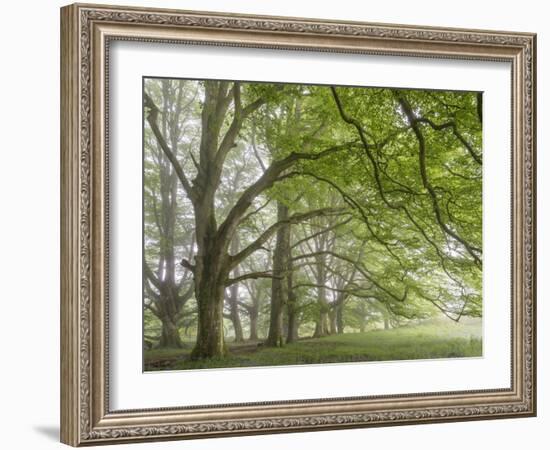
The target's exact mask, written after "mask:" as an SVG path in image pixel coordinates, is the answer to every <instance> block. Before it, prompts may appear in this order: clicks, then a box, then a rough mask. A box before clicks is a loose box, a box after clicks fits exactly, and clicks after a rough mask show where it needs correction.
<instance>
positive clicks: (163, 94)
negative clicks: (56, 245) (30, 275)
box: [143, 78, 483, 359]
mask: <svg viewBox="0 0 550 450" xmlns="http://www.w3.org/2000/svg"><path fill="white" fill-rule="evenodd" d="M144 86H145V88H144V94H143V98H144V118H145V123H144V145H145V171H146V172H145V192H144V195H145V197H144V209H145V211H144V215H145V222H146V226H145V241H146V242H145V250H146V251H145V253H144V255H145V261H144V277H145V283H144V287H145V307H146V308H147V309H148V310H150V312H151V313H152V314H154V315H155V316H156V317H158V319H159V320H160V321H161V323H162V330H163V331H162V335H163V336H164V335H166V336H165V337H164V338H162V339H161V340H160V342H159V345H161V346H181V345H182V344H181V341H180V339H179V335H178V325H177V324H178V321H181V320H182V315H183V316H185V314H186V312H187V313H188V314H187V316H186V317H187V319H188V320H190V321H192V322H193V323H194V324H195V325H194V326H195V327H196V334H195V343H194V348H193V350H192V353H191V357H192V358H193V359H204V358H221V357H223V356H224V355H225V354H226V352H227V345H226V339H227V333H224V318H225V320H226V321H228V324H230V327H229V328H230V329H231V330H232V338H233V340H234V341H237V342H242V341H244V340H245V336H246V333H245V331H246V329H248V331H249V332H248V338H249V339H250V340H252V341H253V342H256V341H259V340H264V341H265V342H264V343H265V345H268V346H274V347H280V346H283V345H285V343H287V342H294V341H296V340H297V339H299V338H300V337H301V336H303V335H304V334H305V333H310V335H311V336H314V337H316V338H322V337H323V336H326V335H330V334H337V333H339V334H341V333H344V331H345V330H346V329H353V330H359V331H364V330H365V329H366V328H365V327H367V326H368V324H369V323H373V322H376V323H379V324H381V326H383V327H388V328H389V327H391V326H399V324H400V323H401V321H410V320H415V319H421V318H426V317H431V316H434V315H443V316H445V317H447V318H448V319H449V320H452V321H459V320H461V318H462V317H465V316H473V317H479V316H481V314H482V309H481V305H482V302H481V280H482V277H481V275H482V250H481V249H482V244H481V230H482V227H481V213H482V211H481V188H482V183H481V179H482V163H483V160H482V152H481V144H482V142H481V128H482V120H483V117H482V114H481V111H482V108H481V95H479V94H477V93H468V92H443V91H442V92H435V91H414V90H410V91H405V90H396V89H385V88H384V89H383V88H359V87H335V86H304V85H295V84H270V83H244V82H230V81H214V80H203V81H197V80H168V79H163V80H160V79H153V78H151V79H146V80H145V85H144ZM155 249H156V250H155ZM153 264H156V270H153V269H152V268H151V266H152V265H153ZM185 305H187V306H185ZM189 305H195V306H196V309H195V310H193V311H192V312H193V313H195V314H196V315H195V314H192V313H191V307H190V306H189ZM195 306H193V308H195ZM186 308H187V309H186ZM169 329H170V330H171V331H169Z"/></svg>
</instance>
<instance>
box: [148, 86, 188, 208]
mask: <svg viewBox="0 0 550 450" xmlns="http://www.w3.org/2000/svg"><path fill="white" fill-rule="evenodd" d="M143 98H144V106H145V107H147V108H149V114H147V122H148V123H149V126H150V127H151V130H152V131H153V134H154V135H155V138H156V139H157V142H158V143H159V145H160V147H161V148H162V151H163V152H164V154H165V155H166V157H167V158H168V160H169V161H170V162H171V163H172V166H173V167H174V170H175V172H176V175H177V176H178V178H179V180H180V182H181V184H182V186H183V189H184V190H185V193H186V194H187V196H188V197H189V199H190V200H191V201H192V202H195V200H196V195H195V193H194V191H193V188H192V186H191V184H190V183H189V180H188V179H187V177H186V176H185V173H184V171H183V168H182V167H181V164H180V163H179V161H178V159H177V158H176V156H175V155H174V153H173V152H172V150H171V149H170V147H169V146H168V143H167V142H166V140H165V139H164V136H163V135H162V132H161V131H160V129H159V126H158V123H157V118H158V114H159V112H160V111H159V109H158V107H157V105H155V102H153V100H152V99H151V97H149V95H148V94H147V93H146V92H144V93H143Z"/></svg>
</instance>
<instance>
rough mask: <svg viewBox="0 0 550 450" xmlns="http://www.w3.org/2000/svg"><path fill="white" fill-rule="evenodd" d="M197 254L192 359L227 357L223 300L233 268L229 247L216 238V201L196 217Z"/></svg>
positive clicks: (198, 211)
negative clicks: (228, 256)
mask: <svg viewBox="0 0 550 450" xmlns="http://www.w3.org/2000/svg"><path fill="white" fill-rule="evenodd" d="M195 226H196V234H197V256H196V264H195V268H194V272H195V273H194V275H195V297H196V299H197V306H198V324H197V342H196V344H195V348H194V349H193V352H192V353H191V358H192V359H203V358H214V357H223V356H225V353H226V347H225V342H224V333H223V302H224V293H225V282H226V280H227V277H228V274H229V270H228V267H227V256H226V255H227V253H226V248H225V247H224V246H223V245H221V244H220V243H219V242H218V241H217V239H216V235H215V233H216V228H217V227H216V221H215V218H214V207H213V202H212V203H211V204H210V205H209V206H208V207H205V208H204V209H199V208H197V214H196V217H195Z"/></svg>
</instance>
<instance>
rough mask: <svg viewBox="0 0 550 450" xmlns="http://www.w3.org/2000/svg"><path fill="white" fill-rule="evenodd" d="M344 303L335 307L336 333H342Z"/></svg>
mask: <svg viewBox="0 0 550 450" xmlns="http://www.w3.org/2000/svg"><path fill="white" fill-rule="evenodd" d="M344 326H345V325H344V303H343V302H342V303H340V304H339V305H338V306H337V307H336V333H337V334H344Z"/></svg>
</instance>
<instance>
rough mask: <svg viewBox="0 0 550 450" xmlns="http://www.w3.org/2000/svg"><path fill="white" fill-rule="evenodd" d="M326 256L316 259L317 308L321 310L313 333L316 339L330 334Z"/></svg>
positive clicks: (319, 256)
mask: <svg viewBox="0 0 550 450" xmlns="http://www.w3.org/2000/svg"><path fill="white" fill-rule="evenodd" d="M325 259H326V258H325V255H324V254H322V255H318V256H316V257H315V260H316V265H317V285H318V286H319V287H318V288H317V307H318V308H319V316H318V318H317V322H316V324H315V332H314V333H313V337H314V338H319V337H323V336H326V335H327V334H328V332H329V327H328V310H329V306H328V304H327V291H326V288H325V284H326V281H327V280H326V267H325V263H326V261H325Z"/></svg>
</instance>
